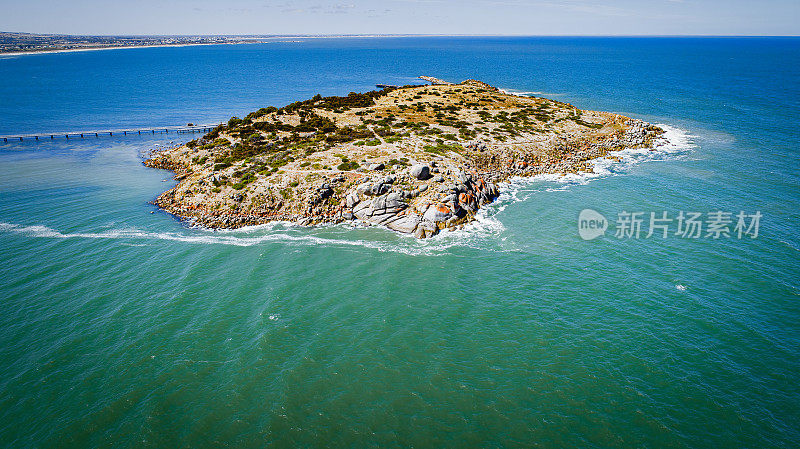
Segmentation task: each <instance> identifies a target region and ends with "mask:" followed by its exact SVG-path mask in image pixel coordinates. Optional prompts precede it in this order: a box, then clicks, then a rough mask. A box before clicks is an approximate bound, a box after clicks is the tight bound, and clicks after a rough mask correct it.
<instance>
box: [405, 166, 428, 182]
mask: <svg viewBox="0 0 800 449" xmlns="http://www.w3.org/2000/svg"><path fill="white" fill-rule="evenodd" d="M408 174H409V175H411V176H412V177H414V178H416V179H419V180H420V181H424V180H426V179H428V178H430V177H431V169H430V168H429V167H428V166H427V165H425V164H417V165H413V166H411V168H409V169H408Z"/></svg>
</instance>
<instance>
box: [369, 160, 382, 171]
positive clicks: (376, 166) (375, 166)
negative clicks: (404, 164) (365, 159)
mask: <svg viewBox="0 0 800 449" xmlns="http://www.w3.org/2000/svg"><path fill="white" fill-rule="evenodd" d="M384 168H386V166H385V165H383V163H381V162H378V163H377V164H372V165H370V166H369V169H370V170H373V171H378V170H383V169H384Z"/></svg>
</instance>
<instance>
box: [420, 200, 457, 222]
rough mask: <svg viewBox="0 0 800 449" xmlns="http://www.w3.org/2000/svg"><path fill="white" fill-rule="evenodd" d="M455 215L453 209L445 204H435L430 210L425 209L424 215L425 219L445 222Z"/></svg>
mask: <svg viewBox="0 0 800 449" xmlns="http://www.w3.org/2000/svg"><path fill="white" fill-rule="evenodd" d="M452 216H453V211H452V210H450V208H449V207H447V206H446V205H444V204H441V203H439V204H433V205H431V207H429V208H428V210H426V211H425V215H423V216H422V218H423V219H424V220H428V221H430V222H433V223H437V222H444V221H447V220H448V219H450V218H451V217H452Z"/></svg>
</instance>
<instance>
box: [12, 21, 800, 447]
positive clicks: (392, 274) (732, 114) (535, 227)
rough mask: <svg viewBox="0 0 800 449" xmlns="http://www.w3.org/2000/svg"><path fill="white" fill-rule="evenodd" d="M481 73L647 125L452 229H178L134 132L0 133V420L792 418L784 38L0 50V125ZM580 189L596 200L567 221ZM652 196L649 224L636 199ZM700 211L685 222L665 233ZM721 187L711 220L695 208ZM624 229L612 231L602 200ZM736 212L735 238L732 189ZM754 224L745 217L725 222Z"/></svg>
mask: <svg viewBox="0 0 800 449" xmlns="http://www.w3.org/2000/svg"><path fill="white" fill-rule="evenodd" d="M419 75H431V76H436V77H439V78H443V79H446V80H449V81H455V82H458V81H461V80H463V79H467V78H475V79H479V80H482V81H485V82H488V83H490V84H492V85H495V86H498V87H500V88H502V89H505V90H507V91H509V92H514V93H519V94H523V95H537V96H543V97H547V98H552V99H556V100H559V101H564V102H569V103H572V104H574V105H576V106H578V107H580V108H583V109H594V110H606V111H613V112H618V113H621V114H625V115H629V116H632V117H636V118H640V119H644V120H647V121H650V122H652V123H657V124H662V125H665V126H666V127H667V128H668V129H669V130H670V132H669V133H668V134H669V137H670V143H669V145H667V146H665V147H664V148H662V149H661V150H660V151H656V152H645V153H636V152H631V153H626V154H623V155H621V156H622V160H621V161H620V162H618V163H613V164H612V163H609V162H608V161H600V162H598V166H597V168H598V169H597V173H598V175H596V176H593V177H589V176H584V177H575V176H572V177H564V178H554V177H550V178H538V179H533V180H530V179H529V180H514V181H513V182H511V183H508V184H505V185H503V192H504V193H503V195H502V196H501V198H500V200H499V201H498V202H496V203H495V204H493V205H491V206H490V207H488V208H486V209H485V210H484V212H483V213H482V215H481V219H480V220H479V221H478V222H476V223H475V224H474V225H472V226H469V227H468V228H467V229H465V230H463V231H458V232H445V233H443V234H442V235H440V236H437V237H436V238H433V239H429V240H425V241H418V240H415V239H413V238H409V237H404V236H400V235H397V234H395V233H393V232H391V231H388V230H386V229H382V228H376V227H371V228H365V227H350V226H329V227H320V228H300V227H294V226H290V225H287V224H276V225H269V226H261V227H254V228H246V229H242V230H237V231H222V232H213V231H207V230H203V229H197V228H191V227H189V226H187V225H186V224H184V223H182V222H181V221H179V220H177V219H175V218H174V217H172V216H170V215H168V214H166V213H163V212H161V211H158V210H157V209H156V208H155V207H154V206H152V205H151V204H149V202H150V201H152V200H153V199H155V198H156V197H157V196H158V195H159V194H160V193H161V192H163V191H165V190H167V189H169V188H170V187H171V186H173V185H174V182H175V181H173V180H172V178H171V174H170V173H169V172H166V171H160V170H154V169H149V168H146V167H144V166H143V165H142V164H141V161H142V154H143V153H145V152H147V151H149V150H151V149H156V148H159V147H161V146H164V145H173V144H178V143H182V142H184V141H185V140H189V139H190V138H192V137H196V136H191V135H183V134H182V135H174V134H166V135H155V136H153V135H150V136H138V135H136V136H125V137H123V136H119V137H118V136H114V137H99V138H94V137H92V138H86V139H74V138H73V139H69V140H66V139H63V138H60V139H53V140H52V141H51V140H49V139H47V140H45V141H38V142H36V141H24V142H8V143H2V141H0V445H1V446H3V447H9V448H21V447H80V448H85V447H111V446H114V447H158V448H162V447H179V446H180V447H219V446H227V447H236V448H244V447H358V448H361V447H379V446H381V447H382V446H389V447H411V446H413V447H437V448H438V447H534V446H535V447H555V448H561V447H598V448H600V447H708V448H720V447H749V448H770V447H798V446H800V235H799V234H800V176H799V175H798V172H799V171H800V157H799V156H800V131H799V130H800V81H799V80H800V39H798V38H500V37H498V38H447V37H435V38H362V39H301V40H299V41H295V42H273V43H265V44H247V45H215V46H194V47H176V48H141V49H121V50H107V51H85V52H69V53H53V54H37V55H23V56H0V80H2V82H0V135H5V134H15V133H33V132H60V131H72V130H90V129H98V128H99V129H104V128H124V127H136V126H167V125H183V124H186V123H188V122H193V123H207V122H220V121H223V120H227V119H228V118H229V117H230V116H233V115H237V116H240V117H241V116H243V115H245V114H247V113H248V112H250V111H253V110H255V109H258V108H260V107H264V106H268V105H276V106H280V105H283V104H286V103H289V102H292V101H296V100H301V99H305V98H308V97H310V96H312V95H314V94H316V93H320V94H322V95H342V94H347V93H348V92H351V91H366V90H371V89H373V88H374V85H375V84H376V83H385V84H409V83H415V82H418V81H417V80H415V78H416V77H417V76H419ZM584 209H592V210H595V211H597V212H598V213H600V214H602V215H603V216H604V217H605V218H606V219H607V220H608V222H609V223H610V227H609V229H608V231H607V232H606V234H605V235H604V236H602V237H599V238H597V239H594V240H583V239H582V238H581V237H580V235H579V232H578V215H579V214H580V212H581V211H582V210H584ZM651 212H652V213H654V214H657V215H658V216H659V217H660V216H661V214H662V213H667V214H668V216H669V217H670V218H672V219H675V221H674V222H671V226H672V227H671V228H669V229H668V231H669V232H668V235H667V236H666V237H663V236H662V234H661V233H660V231H659V232H657V233H655V234H654V235H652V236H651V237H650V238H647V237H646V234H647V232H646V231H647V229H648V226H647V225H648V224H649V219H650V213H651ZM681 212H684V213H689V212H697V213H700V214H701V215H700V217H701V220H704V221H701V222H700V223H701V224H702V225H705V226H706V227H705V228H703V229H702V233H701V235H700V236H699V237H698V238H690V237H689V236H684V235H681V234H676V232H677V216H678V215H679V214H680V213H681ZM714 212H724V213H730V214H731V215H730V217H729V218H730V220H731V222H730V223H729V224H728V225H726V226H727V227H726V229H728V230H729V235H728V236H725V235H724V234H723V235H720V236H719V238H716V239H715V238H713V236H712V235H707V233H706V231H707V230H708V226H710V224H709V223H710V221H712V219H711V217H712V215H711V214H712V213H714ZM628 213H641V217H644V223H643V224H642V226H643V228H642V229H643V232H642V233H641V235H640V236H639V238H634V236H632V235H628V236H626V235H621V236H620V237H617V236H616V231H618V230H620V229H624V226H623V225H622V222H623V220H624V217H625V216H626V215H625V214H628ZM738 214H743V217H744V218H745V219H746V220H748V221H746V224H747V225H748V226H749V225H753V224H754V223H753V216H754V215H758V216H759V217H760V220H759V223H758V225H759V226H758V235H757V236H755V238H754V235H753V234H754V231H755V229H754V228H753V226H749V227H750V228H751V229H750V233H746V232H745V233H744V234H743V235H741V238H739V235H738V234H737V232H736V225H737V223H738V219H737V217H736V216H737V215H738ZM744 231H747V229H744Z"/></svg>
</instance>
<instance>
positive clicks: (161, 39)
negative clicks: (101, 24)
mask: <svg viewBox="0 0 800 449" xmlns="http://www.w3.org/2000/svg"><path fill="white" fill-rule="evenodd" d="M263 40H264V39H263V38H258V37H255V36H252V37H248V36H73V35H63V34H32V33H10V32H0V54H3V53H28V52H47V51H67V50H73V51H74V50H93V49H103V48H126V47H153V46H177V45H202V44H240V43H247V42H261V41H263Z"/></svg>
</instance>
